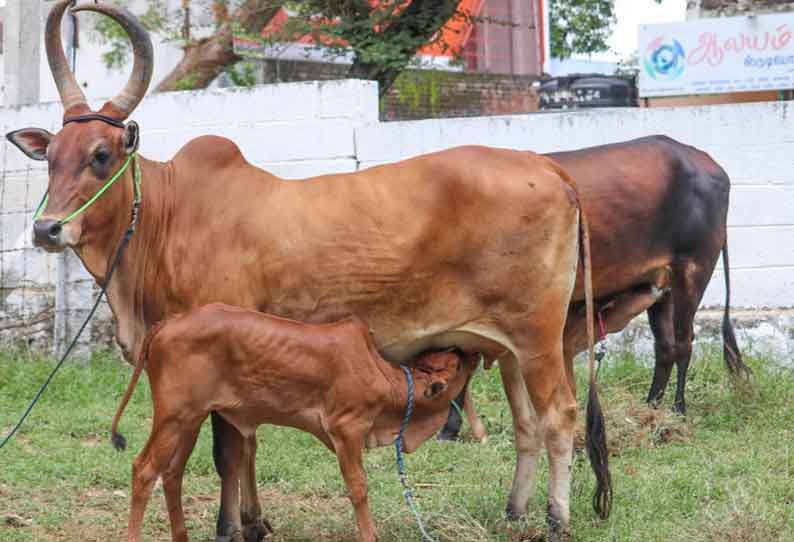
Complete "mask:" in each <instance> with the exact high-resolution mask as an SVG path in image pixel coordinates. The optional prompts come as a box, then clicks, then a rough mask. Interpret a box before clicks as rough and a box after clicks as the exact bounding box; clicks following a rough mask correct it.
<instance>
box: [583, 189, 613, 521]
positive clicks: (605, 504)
mask: <svg viewBox="0 0 794 542" xmlns="http://www.w3.org/2000/svg"><path fill="white" fill-rule="evenodd" d="M579 246H580V250H581V255H582V266H583V272H584V299H585V309H586V311H587V315H586V316H587V318H586V321H587V345H588V349H589V351H588V367H589V372H590V384H589V388H590V389H589V391H588V397H587V412H586V422H585V434H586V438H585V441H586V447H587V456H588V457H589V459H590V466H591V467H592V469H593V473H594V474H595V478H596V488H595V492H594V493H593V510H595V512H596V514H598V516H599V517H600V518H601V519H607V518H608V517H609V512H610V510H611V508H612V475H611V474H610V472H609V450H608V449H607V433H606V424H605V423H604V412H603V411H602V410H601V402H600V401H599V399H598V385H597V383H596V367H595V330H594V317H595V314H594V308H593V273H592V259H591V257H590V230H589V228H588V225H587V217H586V216H585V213H584V210H583V209H582V205H581V200H580V203H579Z"/></svg>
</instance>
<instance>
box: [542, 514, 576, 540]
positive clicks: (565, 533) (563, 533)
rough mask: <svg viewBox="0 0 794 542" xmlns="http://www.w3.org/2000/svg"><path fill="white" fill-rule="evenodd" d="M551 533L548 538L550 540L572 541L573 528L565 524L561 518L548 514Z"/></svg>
mask: <svg viewBox="0 0 794 542" xmlns="http://www.w3.org/2000/svg"><path fill="white" fill-rule="evenodd" d="M547 519H548V524H549V534H548V536H547V538H546V540H547V541H548V542H571V541H572V540H573V537H572V536H571V529H570V527H569V526H567V525H564V524H563V523H562V522H561V521H560V520H558V519H556V518H554V517H552V516H551V515H549V516H548V518H547Z"/></svg>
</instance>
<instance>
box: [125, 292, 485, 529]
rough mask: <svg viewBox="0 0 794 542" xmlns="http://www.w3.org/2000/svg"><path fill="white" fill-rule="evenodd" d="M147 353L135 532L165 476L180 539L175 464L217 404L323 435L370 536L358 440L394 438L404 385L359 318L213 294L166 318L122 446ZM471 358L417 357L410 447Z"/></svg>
mask: <svg viewBox="0 0 794 542" xmlns="http://www.w3.org/2000/svg"><path fill="white" fill-rule="evenodd" d="M147 359H148V364H147ZM144 365H145V366H146V371H147V373H148V375H149V385H150V386H151V389H152V400H153V402H154V422H153V425H152V432H151V435H150V436H149V440H148V442H147V443H146V446H145V447H144V448H143V451H141V453H140V455H138V457H137V458H136V459H135V463H134V464H133V477H132V484H133V486H132V507H131V510H130V523H129V535H128V536H129V540H130V541H138V540H140V534H141V523H142V521H143V515H144V511H145V509H146V504H147V502H148V500H149V497H150V495H151V491H152V486H153V485H154V482H155V481H156V480H157V478H158V477H160V476H162V477H163V487H164V490H165V498H166V502H167V505H168V513H169V516H170V519H171V536H172V539H173V540H174V541H181V542H185V541H187V539H188V537H187V531H186V529H185V522H184V516H183V513H182V503H181V489H182V474H183V472H184V467H185V463H186V462H187V460H188V457H189V456H190V453H191V451H192V450H193V446H194V444H195V442H196V438H197V437H198V434H199V429H200V428H201V424H202V423H203V422H204V420H205V419H206V418H207V416H208V415H209V414H210V412H212V411H215V412H217V413H218V414H220V415H221V416H222V417H223V418H224V419H225V420H226V421H227V422H229V423H230V424H232V425H233V426H234V427H235V428H236V429H237V430H238V431H240V433H242V434H243V435H245V436H249V435H253V434H254V433H255V431H256V428H257V427H258V426H259V425H262V424H265V423H269V424H274V425H282V426H289V427H295V428H298V429H302V430H304V431H307V432H309V433H311V434H313V435H314V436H316V437H317V438H318V439H320V440H321V441H322V442H323V443H324V444H325V445H326V446H328V448H329V449H331V450H333V451H334V452H335V453H336V456H337V458H338V459H339V466H340V468H341V470H342V476H343V477H344V479H345V483H346V484H347V488H348V491H349V493H350V500H351V501H352V503H353V507H354V508H355V512H356V521H357V523H358V529H359V538H360V540H362V541H366V542H370V541H374V540H376V539H377V533H376V530H375V525H374V523H373V521H372V516H371V515H370V512H369V507H368V504H367V478H366V473H365V472H364V468H363V464H362V452H363V449H364V447H365V446H367V447H374V446H384V445H387V444H390V443H392V442H394V440H395V439H396V437H397V434H398V432H399V428H400V422H401V420H402V417H403V414H404V411H405V407H406V401H407V385H406V382H405V375H404V374H403V371H402V370H401V369H400V368H399V367H397V366H395V365H392V364H390V363H388V362H386V361H384V360H383V359H382V358H381V357H380V356H379V355H378V352H377V350H376V349H375V347H374V344H373V342H372V340H371V336H370V332H369V329H368V328H367V326H366V325H365V324H364V323H363V322H362V321H361V320H359V319H357V318H348V319H345V320H342V321H339V322H336V323H332V324H324V325H311V324H304V323H300V322H296V321H293V320H287V319H284V318H278V317H275V316H270V315H265V314H262V313H259V312H255V311H252V310H247V309H242V308H237V307H231V306H228V305H223V304H219V303H218V304H212V305H207V306H204V307H201V308H199V309H196V310H194V311H192V312H190V313H187V314H185V315H183V316H179V317H176V318H173V319H171V320H167V321H165V322H164V323H162V324H160V325H158V326H156V327H155V328H153V330H152V332H151V333H150V334H149V335H148V337H147V341H146V343H145V346H144V348H143V350H142V353H141V356H140V357H139V361H138V365H137V366H136V368H135V372H134V374H133V377H132V380H131V381H130V384H129V387H128V388H127V392H126V393H125V395H124V398H123V399H122V402H121V405H120V406H119V409H118V412H117V413H116V416H115V418H114V419H113V443H114V445H115V446H116V447H117V448H119V449H123V448H124V447H125V445H126V442H125V440H124V437H122V436H121V435H119V434H118V433H117V431H116V427H117V425H118V421H119V418H120V417H121V414H122V412H123V411H124V408H125V406H126V405H127V402H128V401H129V398H130V396H131V394H132V392H133V390H134V389H135V385H136V383H137V381H138V378H139V376H140V373H141V370H142V369H143V368H144ZM476 367H477V362H476V356H474V355H465V356H460V355H458V354H457V353H455V352H451V351H447V352H435V353H426V354H423V355H421V356H419V357H418V358H417V359H416V360H415V361H414V362H413V363H412V367H411V372H412V374H413V375H414V379H415V396H416V400H415V404H414V414H413V416H412V417H411V420H410V423H409V424H408V428H407V431H406V433H405V438H404V446H405V450H406V451H408V452H410V451H413V450H415V449H416V448H417V447H418V446H419V445H420V444H421V443H422V442H424V441H425V440H427V439H428V438H429V437H431V436H432V435H433V434H435V433H436V432H437V431H438V430H439V429H440V428H441V426H442V425H443V424H444V421H445V420H446V414H447V407H448V405H449V401H450V400H451V399H452V398H453V397H455V396H456V395H457V394H458V393H460V391H461V390H462V389H463V386H464V385H465V383H466V382H467V381H468V379H469V377H470V376H471V373H472V372H473V371H474V370H475V368H476ZM236 453H237V454H238V458H237V459H238V460H237V461H232V462H230V463H229V465H230V466H231V467H233V468H234V467H235V466H236V465H238V464H240V463H241V462H242V459H243V457H242V454H243V449H242V447H238V448H237V449H236ZM228 474H231V475H230V476H224V477H223V480H224V484H226V483H231V484H234V485H235V486H236V485H237V484H238V483H239V482H238V478H239V477H238V475H237V473H228ZM224 489H227V490H229V491H231V492H232V493H237V492H238V491H239V488H238V487H227V488H224ZM232 517H239V514H237V513H233V514H232ZM236 527H237V531H236V532H235V533H234V536H232V540H242V525H237V526H236Z"/></svg>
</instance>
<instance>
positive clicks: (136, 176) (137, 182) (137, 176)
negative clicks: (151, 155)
mask: <svg viewBox="0 0 794 542" xmlns="http://www.w3.org/2000/svg"><path fill="white" fill-rule="evenodd" d="M130 162H134V166H133V174H132V176H133V180H134V183H133V186H134V189H135V200H134V201H133V203H134V204H138V203H140V202H141V165H140V163H139V162H138V153H137V152H134V153H132V154H130V155H129V156H128V157H127V159H126V160H125V161H124V164H123V165H122V166H121V168H119V170H118V171H117V172H116V173H114V174H113V176H112V177H111V178H110V179H108V181H107V182H106V183H105V184H104V186H102V188H100V189H99V190H98V191H97V193H96V194H94V195H93V196H91V199H89V200H88V201H87V202H85V203H84V204H82V205H81V206H80V208H79V209H77V210H76V211H73V212H72V213H70V214H69V216H67V217H66V218H63V219H61V220H59V221H58V222H59V223H60V224H66V223H67V222H70V221H72V220H73V219H74V218H75V217H77V216H79V215H80V214H81V213H83V212H84V211H85V210H86V209H88V208H89V207H91V205H93V204H94V202H96V200H98V199H99V198H100V196H102V194H104V193H105V191H106V190H107V189H108V188H110V185H112V184H113V183H115V182H116V181H117V180H118V179H119V178H120V177H121V176H122V175H124V172H125V171H127V168H128V167H129V165H130ZM49 200H50V194H49V192H47V193H46V194H44V198H43V199H42V200H41V203H39V206H38V207H37V208H36V212H35V213H34V214H33V221H34V222H35V221H36V220H38V219H39V217H41V213H42V212H44V209H45V207H47V202H48V201H49Z"/></svg>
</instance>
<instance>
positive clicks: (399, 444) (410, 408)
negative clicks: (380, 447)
mask: <svg viewBox="0 0 794 542" xmlns="http://www.w3.org/2000/svg"><path fill="white" fill-rule="evenodd" d="M400 368H401V369H402V370H403V373H405V380H406V381H407V383H408V403H407V404H406V405H405V415H404V416H403V419H402V422H400V433H399V434H398V435H397V440H396V441H395V442H394V447H395V449H396V450H397V473H398V474H399V475H400V483H401V484H402V486H403V489H404V490H405V491H403V496H404V497H405V502H406V504H407V505H408V508H410V509H411V512H412V513H413V515H414V517H415V518H416V524H417V525H419V530H420V531H421V532H422V538H423V539H424V540H427V542H436V541H435V540H434V539H433V537H431V536H430V535H429V534H427V531H426V530H425V526H424V524H423V523H422V517H421V516H420V515H419V510H418V509H417V508H416V503H414V492H413V490H412V489H411V486H410V484H409V483H408V475H407V474H406V472H405V462H404V461H403V437H404V436H405V430H406V429H407V428H408V422H409V421H411V415H412V414H413V413H414V377H413V375H412V374H411V370H410V369H408V367H406V366H405V365H400Z"/></svg>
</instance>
